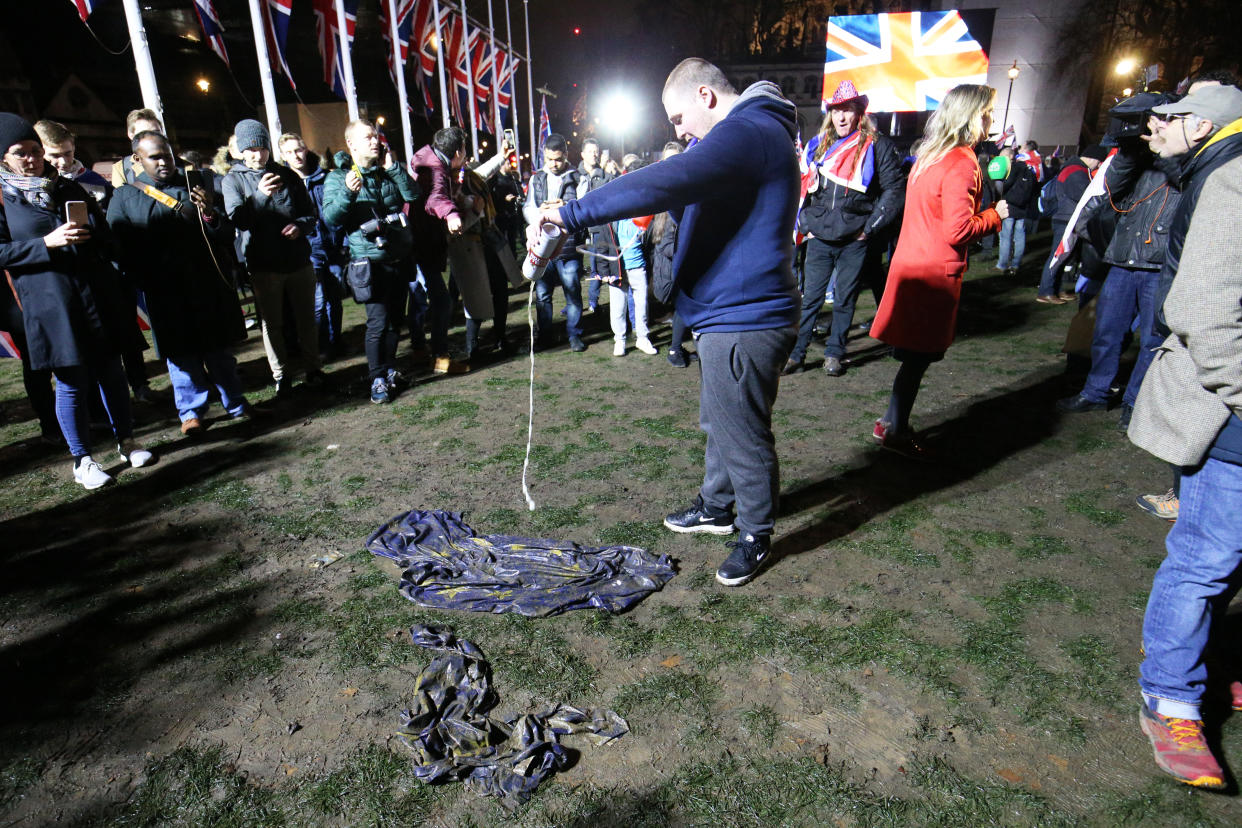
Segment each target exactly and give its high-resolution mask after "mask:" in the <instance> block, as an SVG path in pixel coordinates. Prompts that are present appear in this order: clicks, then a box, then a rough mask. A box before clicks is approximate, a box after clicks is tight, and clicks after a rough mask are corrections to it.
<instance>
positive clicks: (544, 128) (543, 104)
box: [535, 95, 552, 170]
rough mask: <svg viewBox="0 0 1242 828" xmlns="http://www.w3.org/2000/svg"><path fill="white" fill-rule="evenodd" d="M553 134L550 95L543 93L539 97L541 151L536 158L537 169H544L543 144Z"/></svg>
mask: <svg viewBox="0 0 1242 828" xmlns="http://www.w3.org/2000/svg"><path fill="white" fill-rule="evenodd" d="M551 134H552V122H551V121H549V120H548V96H547V95H542V96H540V99H539V152H538V153H536V155H535V158H536V160H537V161H538V164H536V166H535V169H537V170H541V169H543V144H544V142H545V141H547V140H548V136H550V135H551Z"/></svg>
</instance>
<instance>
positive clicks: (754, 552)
mask: <svg viewBox="0 0 1242 828" xmlns="http://www.w3.org/2000/svg"><path fill="white" fill-rule="evenodd" d="M729 546H731V547H733V551H732V552H730V553H729V557H727V558H725V561H724V563H722V564H721V565H720V568H719V569H717V570H716V580H717V581H718V582H719V583H722V584H724V585H725V586H741V585H742V584H744V583H746V582H747V581H749V580H750V579H751V578H753V577H755V576H756V575H757V574H759V568H760V567H761V566H763V562H764V561H766V560H767V559H768V555H769V554H770V553H771V551H772V550H771V541H770V540H769V539H768V538H766V537H757V536H755V535H751V534H745V535H742V536H741V537H740V538H738V539H737V540H735V541H731V542H730V543H729Z"/></svg>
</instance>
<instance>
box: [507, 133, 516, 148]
mask: <svg viewBox="0 0 1242 828" xmlns="http://www.w3.org/2000/svg"><path fill="white" fill-rule="evenodd" d="M505 143H506V144H508V145H509V146H511V147H516V146H517V136H516V135H514V133H513V130H511V129H506V130H505Z"/></svg>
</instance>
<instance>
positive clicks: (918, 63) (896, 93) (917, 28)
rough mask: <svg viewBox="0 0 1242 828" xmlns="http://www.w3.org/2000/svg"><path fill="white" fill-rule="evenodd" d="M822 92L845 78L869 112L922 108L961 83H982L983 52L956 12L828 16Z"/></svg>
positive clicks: (985, 63) (829, 91)
mask: <svg viewBox="0 0 1242 828" xmlns="http://www.w3.org/2000/svg"><path fill="white" fill-rule="evenodd" d="M827 51H828V54H827V58H826V60H825V62H824V94H823V99H824V100H825V101H826V100H828V98H829V96H830V95H831V94H832V91H833V90H834V89H836V88H837V84H838V83H840V82H841V81H843V80H850V81H853V82H854V85H855V86H856V87H857V88H858V91H859V92H861V93H862V94H864V95H866V96H867V97H868V98H869V99H870V109H871V110H872V111H873V112H926V111H930V110H933V109H935V108H936V107H937V106H939V105H940V101H941V100H942V99H943V98H944V95H945V93H946V92H948V91H949V90H950V89H952V88H953V87H955V86H958V85H960V84H963V83H978V84H982V83H987V76H988V56H987V54H986V53H984V51H983V47H982V46H980V45H979V43H978V41H976V40H975V39H974V38H973V37H972V36H971V34H970V29H969V28H967V26H966V21H964V20H963V19H962V16H961V14H959V13H958V12H956V11H934V12H903V13H900V14H852V15H846V16H841V17H829V18H828V37H827Z"/></svg>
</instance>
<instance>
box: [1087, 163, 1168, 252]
mask: <svg viewBox="0 0 1242 828" xmlns="http://www.w3.org/2000/svg"><path fill="white" fill-rule="evenodd" d="M1177 161H1178V159H1176V158H1167V159H1166V158H1154V159H1151V160H1147V161H1146V168H1145V169H1143V170H1142V171H1141V172H1140V173H1139V174H1138V177H1137V179H1136V180H1135V181H1134V184H1133V185H1131V186H1129V187H1126V188H1124V189H1113V176H1111V175H1109V176H1108V178H1107V179H1106V181H1105V184H1106V185H1107V187H1108V193H1107V198H1106V199H1105V202H1104V205H1103V209H1105V210H1111V211H1112V212H1114V213H1116V214H1117V220H1116V227H1115V229H1114V230H1113V238H1112V241H1110V242H1109V244H1108V249H1107V250H1105V251H1104V261H1106V262H1108V263H1109V264H1110V265H1117V266H1118V267H1125V268H1129V269H1131V270H1159V269H1160V268H1161V267H1163V266H1164V257H1165V251H1166V250H1167V249H1168V246H1169V227H1170V225H1171V223H1172V220H1173V215H1174V213H1175V212H1176V211H1177V205H1178V203H1179V202H1180V201H1181V198H1182V191H1181V190H1180V189H1178V187H1177V184H1176V180H1177V166H1178V164H1177ZM1109 172H1110V173H1111V172H1112V170H1111V168H1110V170H1109Z"/></svg>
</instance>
